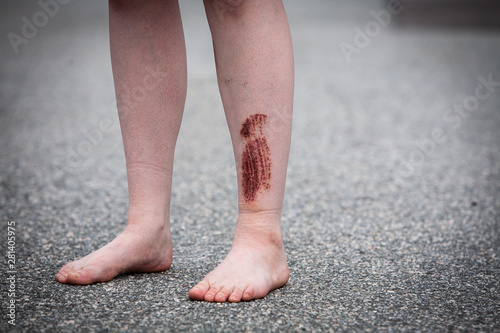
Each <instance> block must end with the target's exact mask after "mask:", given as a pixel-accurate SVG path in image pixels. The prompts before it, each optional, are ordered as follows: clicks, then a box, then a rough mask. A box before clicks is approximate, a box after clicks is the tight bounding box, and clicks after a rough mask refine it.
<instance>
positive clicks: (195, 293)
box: [189, 280, 210, 301]
mask: <svg viewBox="0 0 500 333" xmlns="http://www.w3.org/2000/svg"><path fill="white" fill-rule="evenodd" d="M208 289H210V284H208V282H207V281H205V280H203V281H200V282H199V283H198V284H197V285H196V286H194V287H193V288H191V290H190V291H189V298H191V299H194V300H196V301H203V299H204V297H205V294H206V293H207V291H208Z"/></svg>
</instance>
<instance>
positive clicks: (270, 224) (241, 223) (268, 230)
mask: <svg viewBox="0 0 500 333" xmlns="http://www.w3.org/2000/svg"><path fill="white" fill-rule="evenodd" d="M280 220H281V210H272V211H271V210H269V211H260V212H251V213H248V212H242V211H240V213H239V215H238V224H237V226H236V231H235V234H234V244H242V243H244V244H247V245H250V246H258V247H262V246H264V247H268V246H271V247H275V248H279V249H282V248H283V239H282V236H281V227H280Z"/></svg>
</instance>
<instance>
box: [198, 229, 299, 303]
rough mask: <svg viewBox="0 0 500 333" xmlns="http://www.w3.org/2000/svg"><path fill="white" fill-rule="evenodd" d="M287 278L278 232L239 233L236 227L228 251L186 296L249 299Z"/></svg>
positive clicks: (200, 298) (265, 293) (278, 284)
mask: <svg viewBox="0 0 500 333" xmlns="http://www.w3.org/2000/svg"><path fill="white" fill-rule="evenodd" d="M240 229H241V228H240ZM264 234H265V235H264ZM288 277H289V270H288V265H287V262H286V255H285V251H284V248H283V242H282V240H281V234H280V233H279V232H267V233H263V232H262V231H260V232H257V233H251V232H250V231H247V232H246V233H242V232H240V233H239V232H238V228H237V232H236V235H235V241H234V242H233V246H232V248H231V251H229V254H228V255H227V256H226V258H225V259H224V260H223V261H222V263H220V264H219V266H217V267H216V268H215V269H214V270H213V271H212V272H210V273H209V274H208V275H207V276H205V278H204V279H203V280H202V281H201V282H199V283H198V284H197V285H196V286H194V287H193V288H192V289H191V290H190V291H189V297H190V298H191V299H194V300H198V301H203V300H204V301H207V302H214V301H215V302H226V301H229V302H239V301H242V300H243V301H250V300H252V299H256V298H262V297H264V296H266V295H267V294H268V293H269V292H270V291H271V290H273V289H276V288H280V287H282V286H284V285H285V284H286V283H287V282H288Z"/></svg>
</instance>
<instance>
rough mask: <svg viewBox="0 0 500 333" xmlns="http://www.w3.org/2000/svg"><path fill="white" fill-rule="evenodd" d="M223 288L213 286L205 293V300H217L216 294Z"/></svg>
mask: <svg viewBox="0 0 500 333" xmlns="http://www.w3.org/2000/svg"><path fill="white" fill-rule="evenodd" d="M220 290H221V287H217V286H211V287H210V289H208V291H207V293H206V294H205V297H204V300H205V301H207V302H213V301H215V295H217V293H218V292H219V291H220Z"/></svg>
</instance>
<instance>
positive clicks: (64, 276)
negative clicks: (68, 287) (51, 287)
mask: <svg viewBox="0 0 500 333" xmlns="http://www.w3.org/2000/svg"><path fill="white" fill-rule="evenodd" d="M72 268H73V265H72V263H68V264H66V265H64V266H63V267H61V269H60V270H59V272H57V274H56V280H57V281H59V282H61V283H68V273H69V272H70V271H71V269H72Z"/></svg>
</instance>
